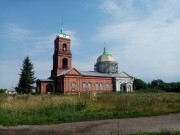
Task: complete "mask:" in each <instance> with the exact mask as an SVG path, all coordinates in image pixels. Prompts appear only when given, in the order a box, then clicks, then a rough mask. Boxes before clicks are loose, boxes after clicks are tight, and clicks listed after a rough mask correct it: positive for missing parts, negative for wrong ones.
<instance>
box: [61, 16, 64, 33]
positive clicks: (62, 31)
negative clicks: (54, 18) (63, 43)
mask: <svg viewBox="0 0 180 135" xmlns="http://www.w3.org/2000/svg"><path fill="white" fill-rule="evenodd" d="M60 34H64V30H63V18H62V24H61V32H60Z"/></svg>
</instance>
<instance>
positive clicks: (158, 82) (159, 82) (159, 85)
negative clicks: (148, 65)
mask: <svg viewBox="0 0 180 135" xmlns="http://www.w3.org/2000/svg"><path fill="white" fill-rule="evenodd" d="M150 86H151V87H152V88H154V89H160V90H164V89H165V87H166V86H165V83H164V82H163V80H161V79H158V80H152V82H151V84H150Z"/></svg>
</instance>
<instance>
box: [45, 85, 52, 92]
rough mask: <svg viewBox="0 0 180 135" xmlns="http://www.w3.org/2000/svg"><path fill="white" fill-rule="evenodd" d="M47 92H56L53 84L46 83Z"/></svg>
mask: <svg viewBox="0 0 180 135" xmlns="http://www.w3.org/2000/svg"><path fill="white" fill-rule="evenodd" d="M46 92H54V86H53V84H48V85H46Z"/></svg>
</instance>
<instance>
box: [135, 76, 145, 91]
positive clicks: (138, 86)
mask: <svg viewBox="0 0 180 135" xmlns="http://www.w3.org/2000/svg"><path fill="white" fill-rule="evenodd" d="M133 87H134V89H135V90H141V89H147V87H148V85H147V83H145V82H144V81H143V80H141V79H137V78H135V79H134V84H133Z"/></svg>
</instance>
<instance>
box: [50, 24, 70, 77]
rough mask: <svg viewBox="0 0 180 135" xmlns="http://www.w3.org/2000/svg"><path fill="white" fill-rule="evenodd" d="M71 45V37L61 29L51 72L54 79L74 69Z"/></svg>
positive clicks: (55, 42)
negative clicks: (65, 71)
mask: <svg viewBox="0 0 180 135" xmlns="http://www.w3.org/2000/svg"><path fill="white" fill-rule="evenodd" d="M70 43H71V40H70V37H69V36H68V35H67V34H65V32H64V30H63V28H61V31H60V34H59V35H57V37H56V39H55V40H54V55H53V69H52V70H51V78H52V79H54V78H55V77H56V76H58V74H60V73H61V72H62V71H64V70H68V69H70V68H72V54H71V48H70Z"/></svg>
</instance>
